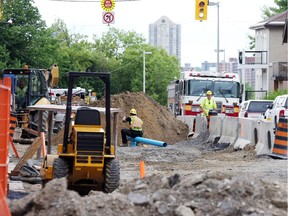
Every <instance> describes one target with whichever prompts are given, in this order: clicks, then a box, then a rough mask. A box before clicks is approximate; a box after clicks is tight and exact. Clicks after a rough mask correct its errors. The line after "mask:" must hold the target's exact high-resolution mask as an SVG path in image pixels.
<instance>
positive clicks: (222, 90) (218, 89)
mask: <svg viewBox="0 0 288 216" xmlns="http://www.w3.org/2000/svg"><path fill="white" fill-rule="evenodd" d="M239 87H240V86H239V85H237V83H236V82H227V81H215V83H214V96H215V97H217V96H219V97H221V96H225V97H227V98H236V97H238V96H239V92H240V90H239Z"/></svg>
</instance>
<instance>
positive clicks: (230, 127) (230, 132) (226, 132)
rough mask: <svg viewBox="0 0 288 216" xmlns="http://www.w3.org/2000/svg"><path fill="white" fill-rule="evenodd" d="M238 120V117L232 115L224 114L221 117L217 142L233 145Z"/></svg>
mask: <svg viewBox="0 0 288 216" xmlns="http://www.w3.org/2000/svg"><path fill="white" fill-rule="evenodd" d="M238 121H239V119H238V118H234V117H229V116H225V118H223V126H222V134H221V138H220V139H219V141H218V143H222V144H229V145H234V143H235V142H236V140H237V138H238V132H239V124H238Z"/></svg>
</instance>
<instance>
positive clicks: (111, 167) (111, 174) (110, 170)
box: [103, 159, 120, 193]
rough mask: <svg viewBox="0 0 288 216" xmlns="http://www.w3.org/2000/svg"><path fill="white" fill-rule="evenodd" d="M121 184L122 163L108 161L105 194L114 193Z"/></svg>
mask: <svg viewBox="0 0 288 216" xmlns="http://www.w3.org/2000/svg"><path fill="white" fill-rule="evenodd" d="M119 184H120V163H119V161H118V160H116V159H112V160H107V161H106V164H105V182H104V188H103V192H104V193H112V192H113V191H114V190H116V189H117V188H118V187H119Z"/></svg>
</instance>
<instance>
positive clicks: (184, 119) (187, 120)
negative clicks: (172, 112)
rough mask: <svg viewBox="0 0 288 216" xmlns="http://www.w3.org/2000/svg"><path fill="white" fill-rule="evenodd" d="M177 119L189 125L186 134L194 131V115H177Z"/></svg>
mask: <svg viewBox="0 0 288 216" xmlns="http://www.w3.org/2000/svg"><path fill="white" fill-rule="evenodd" d="M177 119H178V120H180V121H182V122H183V123H185V124H187V125H188V126H189V133H188V136H189V135H192V134H193V133H194V131H193V129H194V127H195V119H196V116H177Z"/></svg>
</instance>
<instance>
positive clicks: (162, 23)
mask: <svg viewBox="0 0 288 216" xmlns="http://www.w3.org/2000/svg"><path fill="white" fill-rule="evenodd" d="M149 44H151V45H153V46H156V47H161V48H163V49H165V50H166V51H167V53H168V54H169V55H174V56H177V57H178V59H179V61H181V25H180V24H175V23H174V22H172V21H171V20H170V19H169V18H168V17H166V16H162V17H160V18H159V19H158V20H157V21H156V22H155V23H153V24H150V25H149Z"/></svg>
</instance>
